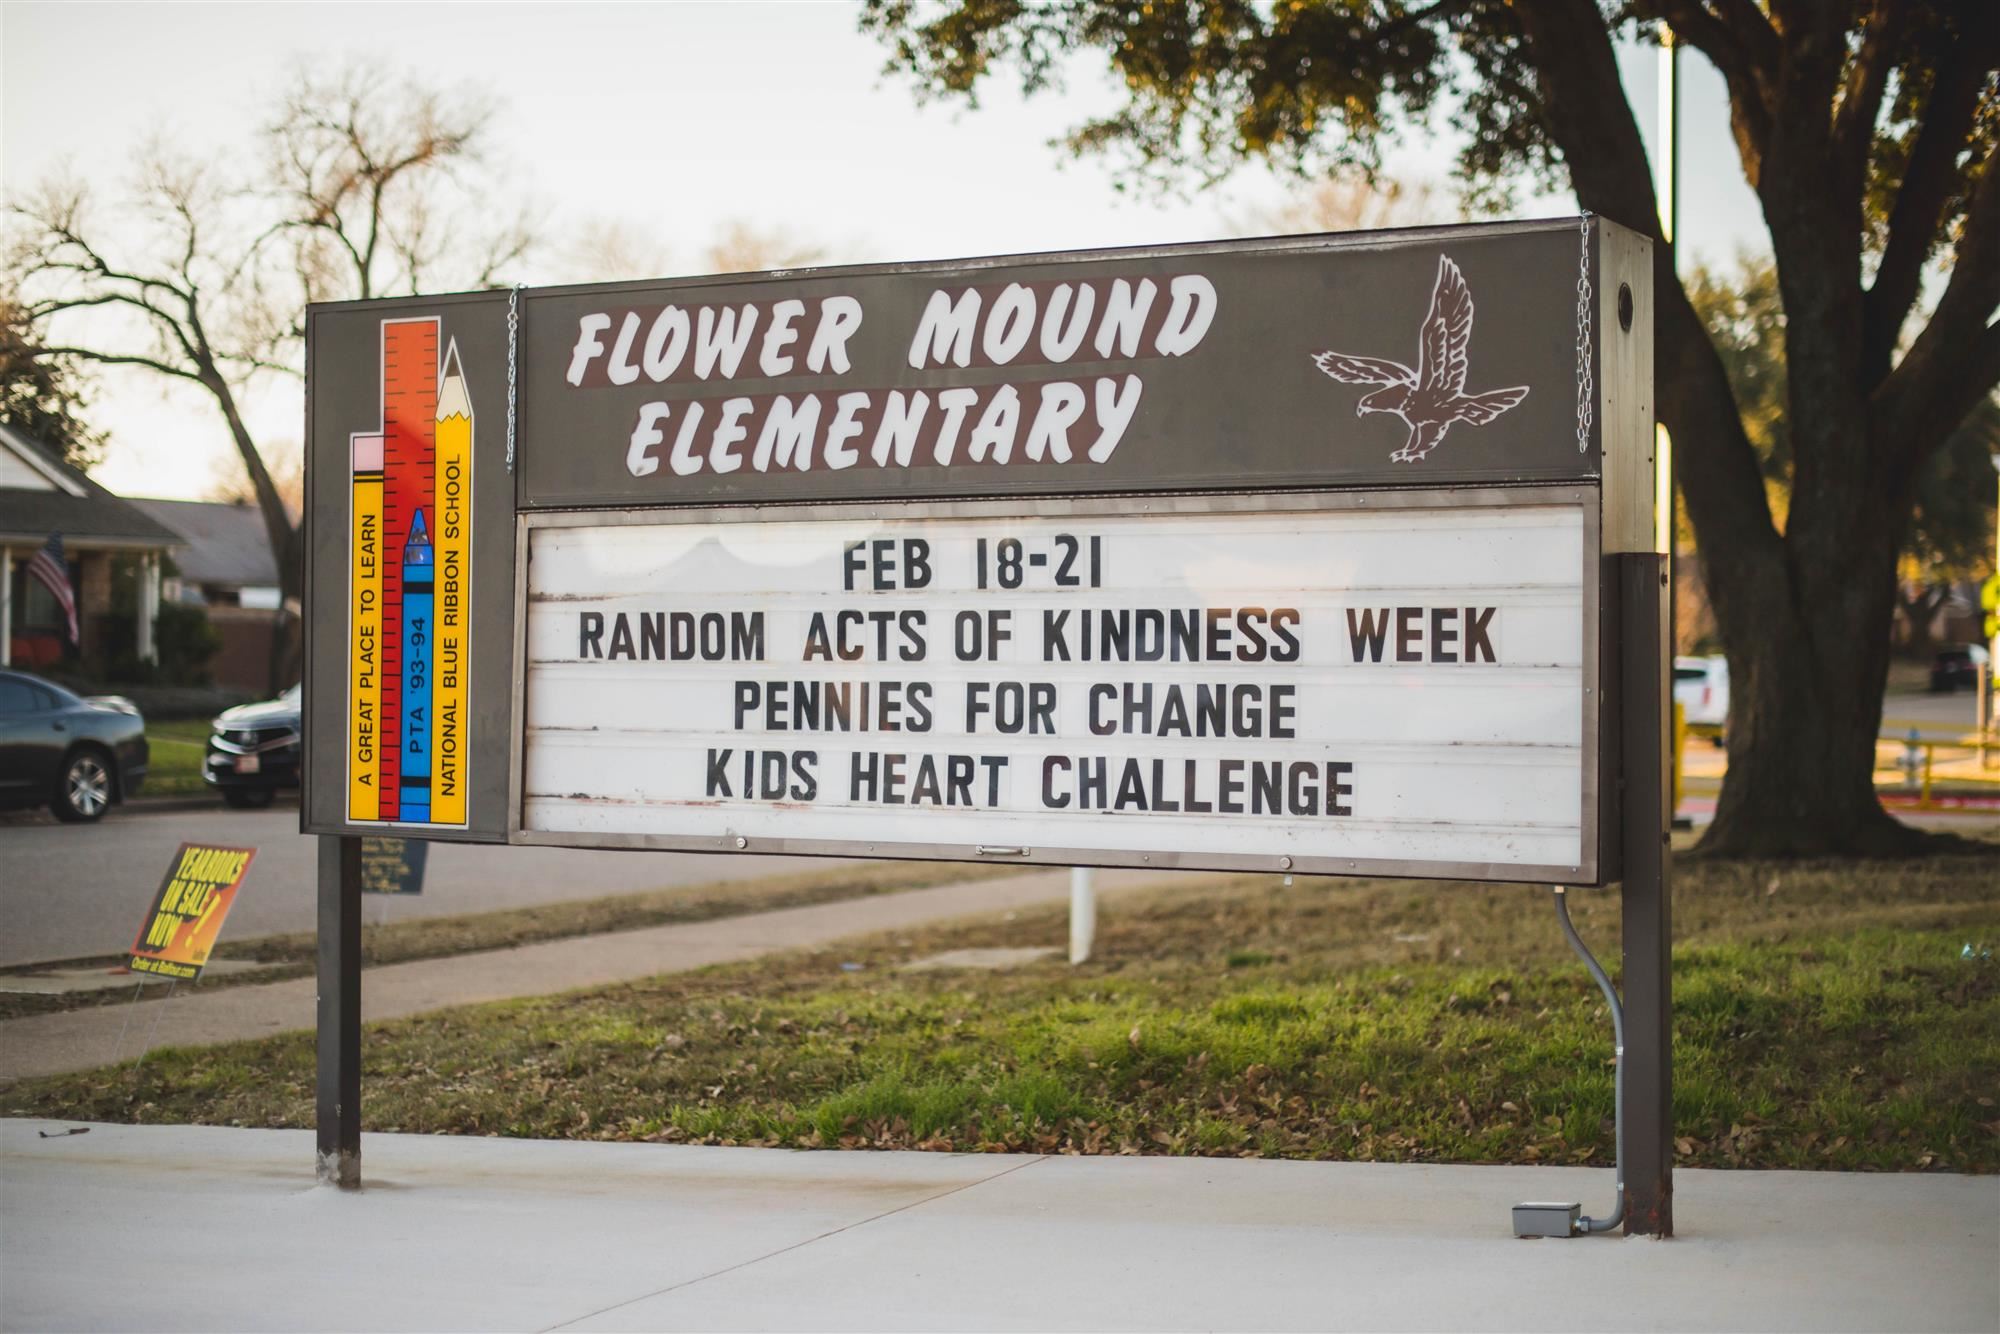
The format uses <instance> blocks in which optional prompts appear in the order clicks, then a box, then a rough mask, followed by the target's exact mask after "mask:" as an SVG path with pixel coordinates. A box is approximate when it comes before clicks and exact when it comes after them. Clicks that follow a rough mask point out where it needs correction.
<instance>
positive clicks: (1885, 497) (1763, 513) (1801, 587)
mask: <svg viewBox="0 0 2000 1334" xmlns="http://www.w3.org/2000/svg"><path fill="white" fill-rule="evenodd" d="M1656 261H1659V262H1662V263H1663V264H1664V265H1670V264H1671V257H1670V255H1669V254H1668V253H1667V252H1666V250H1665V248H1664V247H1662V248H1661V250H1660V251H1658V252H1656ZM1655 284H1656V291H1658V293H1659V300H1658V305H1657V310H1658V325H1657V333H1658V338H1657V348H1658V364H1657V367H1656V376H1657V379H1658V384H1659V394H1660V410H1661V416H1662V418H1663V419H1664V420H1665V421H1666V423H1667V427H1668V429H1669V430H1670V431H1671V432H1672V433H1673V437H1674V441H1675V444H1676V453H1677V455H1678V458H1679V463H1680V466H1679V475H1680V480H1681V487H1682V491H1683V493H1684V494H1685V495H1686V497H1687V503H1688V510H1689V513H1690V515H1691V517H1692V518H1693V519H1694V523H1695V529H1696V531H1697V532H1698V533H1699V534H1700V536H1701V547H1702V570H1703V575H1704V578H1705V580H1706V582H1707V586H1708V593H1709V602H1710V605H1711V606H1712V607H1713V609H1714V612H1715V618H1716V623H1717V624H1718V625H1719V626H1720V627H1721V630H1722V637H1723V641H1724V642H1725V644H1726V645H1727V646H1728V653H1729V676H1730V682H1729V688H1730V699H1729V710H1730V711H1729V726H1728V745H1729V771H1728V773H1727V775H1726V776H1725V777H1724V779H1723V785H1722V799H1721V802H1720V804H1719V805H1718V807H1717V809H1716V817H1715V822H1714V823H1713V824H1711V825H1710V826H1709V828H1708V831H1707V832H1706V834H1704V836H1703V838H1702V841H1701V844H1700V850H1701V851H1702V852H1704V853H1708V854H1714V855H1726V856H1760V857H1761V856H1830V855H1839V854H1871V855H1888V854H1895V853H1901V852H1908V851H1911V850H1914V849H1915V848H1917V847H1919V846H1920V845H1921V844H1922V843H1923V841H1924V837H1925V836H1924V835H1922V834H1921V833H1919V832H1917V831H1915V830H1912V829H1910V828H1908V827H1907V826H1905V825H1902V824H1900V823H1898V822H1897V821H1896V820H1895V819H1894V818H1892V817H1891V816H1890V815H1889V814H1888V813H1887V812H1886V811H1884V810H1883V809H1882V804H1881V802H1880V801H1879V800H1878V799H1877V797H1876V795H1875V782H1874V771H1875V737H1876V733H1877V732H1878V731H1879V729H1880V727H1881V722H1882V690H1883V687H1884V686H1885V685H1886V684H1887V681H1888V671H1889V623H1890V617H1891V615H1892V612H1893V608H1894V606H1895V596H1896V585H1895V580H1896V551H1897V547H1898V544H1899V540H1900V536H1901V533H1902V532H1903V529H1904V526H1905V524H1906V522H1907V518H1908V512H1909V501H1908V499H1907V497H1904V498H1901V499H1895V498H1893V491H1894V488H1886V487H1884V486H1868V485H1863V484H1856V483H1854V482H1853V481H1852V479H1842V478H1837V477H1833V476H1830V475H1828V474H1829V473H1830V472H1831V470H1832V469H1831V467H1829V466H1828V465H1827V464H1825V463H1822V471H1821V474H1820V475H1819V476H1818V477H1815V478H1811V479H1808V483H1807V494H1808V495H1811V496H1812V497H1813V498H1812V499H1810V500H1807V499H1806V497H1805V496H1801V497H1800V500H1801V501H1802V502H1803V503H1800V504H1795V506H1794V509H1793V512H1792V515H1791V523H1790V525H1789V527H1788V528H1787V530H1786V531H1785V532H1783V533H1780V532H1779V531H1778V529H1777V528H1776V526H1775V525H1774V524H1773V523H1772V521H1771V515H1770V510H1769V508H1768V507H1767V505H1766V503H1765V500H1764V492H1763V484H1762V480H1761V478H1760V477H1759V476H1758V474H1757V470H1756V463H1755V457H1754V455H1753V454H1752V453H1751V451H1750V448H1749V445H1748V443H1747V441H1744V440H1743V438H1742V429H1743V427H1742V420H1741V418H1740V417H1739V416H1738V415H1737V410H1736V403H1735V399H1734V398H1733V396H1732V395H1731V393H1730V390H1729V384H1728V380H1727V377H1726V376H1725V375H1724V374H1723V371H1722V366H1721V362H1720V360H1719V359H1718V358H1717V356H1716V354H1715V349H1714V345H1713V344H1711V343H1710V342H1709V340H1708V335H1707V332H1706V330H1704V329H1703V328H1702V327H1701V321H1700V319H1699V317H1698V316H1697V315H1696V314H1695V312H1694V308H1693V307H1692V306H1691V305H1690V304H1689V303H1688V301H1687V298H1686V295H1685V293H1684V292H1683V291H1682V290H1681V288H1680V285H1679V283H1678V281H1676V280H1675V279H1674V277H1673V275H1672V271H1671V268H1668V269H1667V271H1666V272H1664V273H1662V272H1658V271H1657V270H1656V273H1655ZM1807 389H1808V391H1810V389H1811V386H1807ZM1828 392H1832V391H1828ZM1794 417H1795V419H1794V422H1793V429H1794V431H1795V432H1802V431H1819V432H1822V433H1824V434H1838V433H1841V432H1856V433H1858V432H1860V431H1863V430H1865V429H1866V426H1865V414H1862V413H1859V412H1858V411H1854V410H1851V409H1850V410H1849V411H1847V412H1846V413H1844V414H1843V413H1842V412H1841V411H1840V410H1839V408H1838V405H1837V404H1836V405H1835V406H1834V407H1833V408H1832V409H1830V410H1824V411H1822V410H1815V409H1811V408H1808V409H1807V410H1806V411H1805V412H1804V413H1803V414H1797V413H1795V414H1794ZM1800 443H1801V446H1802V448H1801V452H1802V453H1810V454H1811V455H1812V456H1813V457H1814V458H1815V459H1818V460H1822V461H1824V460H1829V459H1834V460H1839V459H1850V460H1852V459H1865V458H1866V457H1867V454H1866V451H1865V450H1864V449H1862V448H1861V442H1860V441H1859V440H1832V439H1820V440H1816V441H1803V440H1802V441H1801V442H1800ZM1828 493H1832V497H1831V498H1829V495H1828ZM1837 502H1844V503H1837Z"/></svg>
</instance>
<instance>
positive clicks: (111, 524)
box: [0, 425, 181, 551]
mask: <svg viewBox="0 0 2000 1334" xmlns="http://www.w3.org/2000/svg"><path fill="white" fill-rule="evenodd" d="M0 456H4V458H5V461H6V462H7V463H9V464H10V465H12V466H10V467H9V468H8V469H7V470H6V473H5V476H6V478H7V484H5V485H0V541H4V542H6V543H7V544H8V545H9V546H16V547H18V546H32V547H39V546H41V545H42V543H44V542H46V541H48V540H49V535H50V534H51V533H61V534H62V539H63V545H64V546H66V547H68V546H75V547H126V548H136V549H139V550H149V551H156V550H163V549H165V548H167V547H172V546H178V545H179V544H180V541H181V539H180V536H179V534H177V533H175V532H174V531H173V530H172V529H171V528H168V527H167V526H166V525H164V524H162V523H160V522H159V521H158V520H156V519H154V518H153V517H152V516H151V515H148V514H145V513H143V512H141V511H140V510H139V509H138V508H137V507H136V506H134V505H133V504H132V503H131V502H130V501H127V500H124V499H121V498H120V497H118V496H115V495H113V494H112V493H111V492H109V491H107V490H105V489H104V488H103V487H101V486H99V485H98V484H97V483H96V482H93V481H91V480H90V479H89V478H88V477H86V476H84V475H83V473H82V472H80V471H78V470H77V469H75V468H72V467H71V466H70V465H69V464H67V463H64V462H63V461H62V459H61V458H60V457H58V456H57V455H56V453H55V451H54V450H51V449H49V448H48V447H47V446H45V445H43V444H42V443H41V442H40V441H38V440H35V439H32V438H30V437H29V436H27V435H24V434H22V433H21V432H20V431H17V430H15V429H14V428H13V427H11V426H6V425H0ZM16 483H18V484H16Z"/></svg>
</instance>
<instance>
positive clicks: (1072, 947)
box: [1069, 866, 1097, 963]
mask: <svg viewBox="0 0 2000 1334" xmlns="http://www.w3.org/2000/svg"><path fill="white" fill-rule="evenodd" d="M1096 941H1097V891H1096V889H1094V888H1092V886H1091V883H1090V868H1089V867H1088V866H1072V867H1070V868H1069V961H1070V962H1071V963H1085V962H1087V961H1088V960H1089V959H1090V947H1091V946H1092V945H1093V944H1095V943H1096Z"/></svg>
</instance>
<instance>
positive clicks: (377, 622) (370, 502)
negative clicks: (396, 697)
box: [347, 435, 382, 820]
mask: <svg viewBox="0 0 2000 1334" xmlns="http://www.w3.org/2000/svg"><path fill="white" fill-rule="evenodd" d="M350 449H351V451H352V454H353V465H354V533H353V537H352V539H351V542H350V544H349V550H350V552H351V553H352V555H353V560H354V569H353V572H352V579H353V586H352V591H351V596H352V598H353V603H352V605H351V606H350V607H349V609H348V614H349V617H350V633H351V634H352V636H353V638H352V643H351V648H352V650H353V651H352V652H351V653H350V655H349V658H350V661H351V663H352V667H351V672H352V675H351V677H350V678H349V681H348V692H347V695H348V703H347V707H348V727H347V738H348V755H347V781H348V789H347V818H348V819H350V820H376V819H380V818H381V815H382V802H381V797H380V796H379V794H378V793H377V791H376V784H375V780H376V769H377V758H378V751H379V747H380V746H381V744H382V734H381V732H380V730H379V726H380V722H381V707H382V678H381V666H382V437H381V436H379V435H356V436H353V437H351V439H350Z"/></svg>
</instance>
